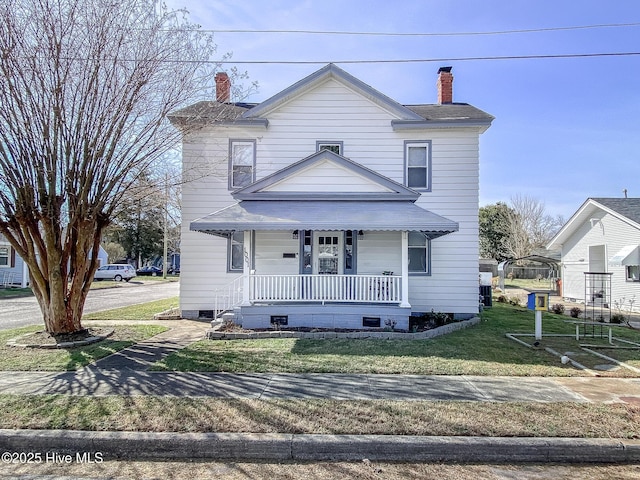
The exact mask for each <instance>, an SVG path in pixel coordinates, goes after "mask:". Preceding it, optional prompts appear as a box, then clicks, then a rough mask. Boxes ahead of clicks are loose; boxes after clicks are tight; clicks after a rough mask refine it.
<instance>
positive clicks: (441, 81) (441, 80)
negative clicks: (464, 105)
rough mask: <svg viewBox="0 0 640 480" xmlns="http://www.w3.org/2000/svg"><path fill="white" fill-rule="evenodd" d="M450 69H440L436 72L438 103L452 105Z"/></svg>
mask: <svg viewBox="0 0 640 480" xmlns="http://www.w3.org/2000/svg"><path fill="white" fill-rule="evenodd" d="M451 68H452V67H440V70H438V103H440V104H442V103H453V74H452V73H451Z"/></svg>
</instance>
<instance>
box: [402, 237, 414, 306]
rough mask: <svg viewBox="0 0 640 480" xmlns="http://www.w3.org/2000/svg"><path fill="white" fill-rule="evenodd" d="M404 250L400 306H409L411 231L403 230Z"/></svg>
mask: <svg viewBox="0 0 640 480" xmlns="http://www.w3.org/2000/svg"><path fill="white" fill-rule="evenodd" d="M401 244H402V252H401V256H400V258H402V285H401V289H400V291H401V296H400V306H401V307H405V308H409V307H410V306H411V304H410V303H409V232H407V231H402V242H401Z"/></svg>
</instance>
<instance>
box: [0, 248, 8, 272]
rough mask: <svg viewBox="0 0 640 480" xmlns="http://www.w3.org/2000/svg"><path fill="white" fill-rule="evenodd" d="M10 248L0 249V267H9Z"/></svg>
mask: <svg viewBox="0 0 640 480" xmlns="http://www.w3.org/2000/svg"><path fill="white" fill-rule="evenodd" d="M10 258H11V248H10V247H4V246H3V247H0V267H8V266H9V265H10Z"/></svg>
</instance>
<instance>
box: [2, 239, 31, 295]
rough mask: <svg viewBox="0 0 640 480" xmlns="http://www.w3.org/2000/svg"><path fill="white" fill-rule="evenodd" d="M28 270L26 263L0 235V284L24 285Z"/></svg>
mask: <svg viewBox="0 0 640 480" xmlns="http://www.w3.org/2000/svg"><path fill="white" fill-rule="evenodd" d="M27 279H28V270H27V267H26V264H25V263H24V262H23V261H22V258H20V256H19V255H16V251H15V250H14V249H13V247H12V246H11V244H10V243H9V242H8V241H7V239H6V238H5V237H4V235H0V286H3V287H8V286H17V285H20V286H23V287H26V285H27Z"/></svg>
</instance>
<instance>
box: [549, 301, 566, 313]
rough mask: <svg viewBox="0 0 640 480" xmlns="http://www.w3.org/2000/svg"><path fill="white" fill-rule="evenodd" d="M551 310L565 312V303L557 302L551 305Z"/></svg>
mask: <svg viewBox="0 0 640 480" xmlns="http://www.w3.org/2000/svg"><path fill="white" fill-rule="evenodd" d="M551 311H552V312H553V313H557V314H558V315H562V314H563V313H564V305H562V304H561V303H556V304H555V305H552V306H551Z"/></svg>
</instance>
